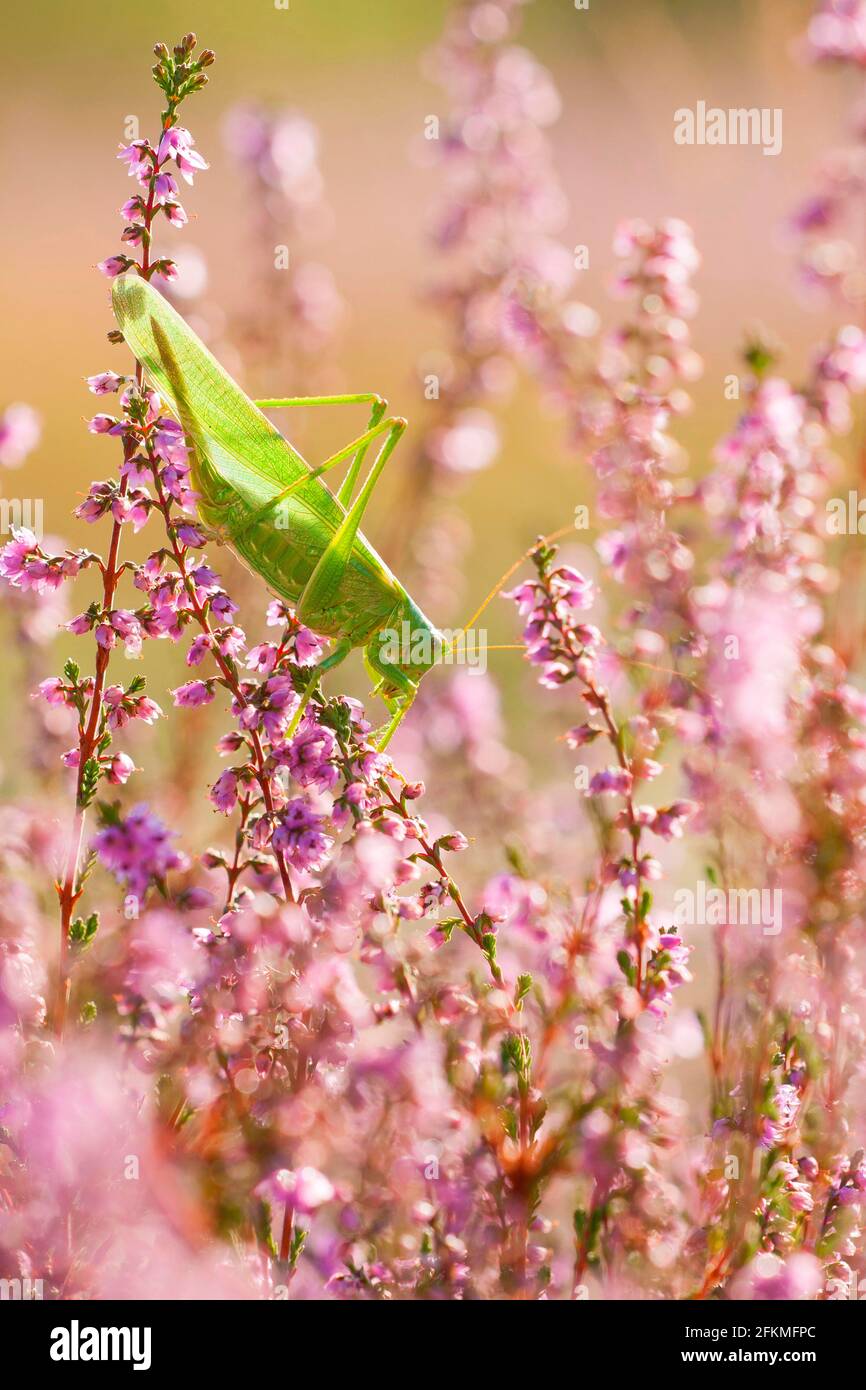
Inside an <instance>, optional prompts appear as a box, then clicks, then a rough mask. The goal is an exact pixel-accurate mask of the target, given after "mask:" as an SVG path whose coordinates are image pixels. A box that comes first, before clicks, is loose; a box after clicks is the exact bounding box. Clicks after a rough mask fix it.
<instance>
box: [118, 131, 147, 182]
mask: <svg viewBox="0 0 866 1390" xmlns="http://www.w3.org/2000/svg"><path fill="white" fill-rule="evenodd" d="M152 154H153V151H152V149H151V147H150V144H149V143H148V141H147V140H133V142H132V144H131V145H122V146H121V149H120V154H119V155H118V156H117V158H118V159H122V160H123V161H124V162H125V163H126V164H128V165H129V175H130V177H131V178H136V179H138V181H139V183H147V181H148V179H149V178H150V174H151V171H152V168H153V160H152Z"/></svg>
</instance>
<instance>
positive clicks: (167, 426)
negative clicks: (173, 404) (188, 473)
mask: <svg viewBox="0 0 866 1390" xmlns="http://www.w3.org/2000/svg"><path fill="white" fill-rule="evenodd" d="M152 442H153V452H154V453H155V454H156V456H157V458H160V459H162V461H163V463H174V464H185V463H186V462H187V458H188V455H189V450H188V449H187V447H186V444H185V442H184V437H183V430H182V429H181V427H180V425H179V424H178V423H177V421H176V420H172V419H170V418H169V417H168V416H162V417H161V418H160V419H159V420H158V421H157V429H156V433H155V434H154V436H153V441H152Z"/></svg>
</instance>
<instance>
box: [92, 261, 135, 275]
mask: <svg viewBox="0 0 866 1390" xmlns="http://www.w3.org/2000/svg"><path fill="white" fill-rule="evenodd" d="M131 265H132V261H131V260H130V258H129V256H108V257H107V258H106V259H105V260H104V261H99V262H97V266H96V269H97V270H101V271H102V274H103V275H107V276H108V278H109V280H113V279H114V277H115V276H116V275H122V274H123V272H124V271H125V270H128V269H129V267H130V266H131Z"/></svg>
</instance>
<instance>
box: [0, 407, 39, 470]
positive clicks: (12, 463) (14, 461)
mask: <svg viewBox="0 0 866 1390" xmlns="http://www.w3.org/2000/svg"><path fill="white" fill-rule="evenodd" d="M41 437H42V422H41V420H40V418H39V416H38V415H37V414H36V411H35V410H33V409H32V407H31V406H29V405H22V404H19V405H10V406H7V408H6V410H5V411H4V412H3V415H2V417H0V465H2V466H3V467H4V468H20V466H21V464H22V463H23V462H24V460H25V459H26V458H27V455H28V454H30V453H32V452H33V450H34V449H35V448H36V446H37V444H38V443H39V440H40V438H41Z"/></svg>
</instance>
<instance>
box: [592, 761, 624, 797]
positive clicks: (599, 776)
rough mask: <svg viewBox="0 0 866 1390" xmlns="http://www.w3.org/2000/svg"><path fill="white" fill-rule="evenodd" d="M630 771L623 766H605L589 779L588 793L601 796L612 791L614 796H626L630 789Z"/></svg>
mask: <svg viewBox="0 0 866 1390" xmlns="http://www.w3.org/2000/svg"><path fill="white" fill-rule="evenodd" d="M631 786H632V778H631V773H630V772H628V771H627V770H626V768H624V767H607V768H605V770H604V771H603V772H596V773H594V775H593V776H592V778H591V779H590V783H589V791H588V795H590V796H601V795H604V794H605V793H608V792H612V793H614V794H615V795H616V796H628V794H629V792H630V791H631Z"/></svg>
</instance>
